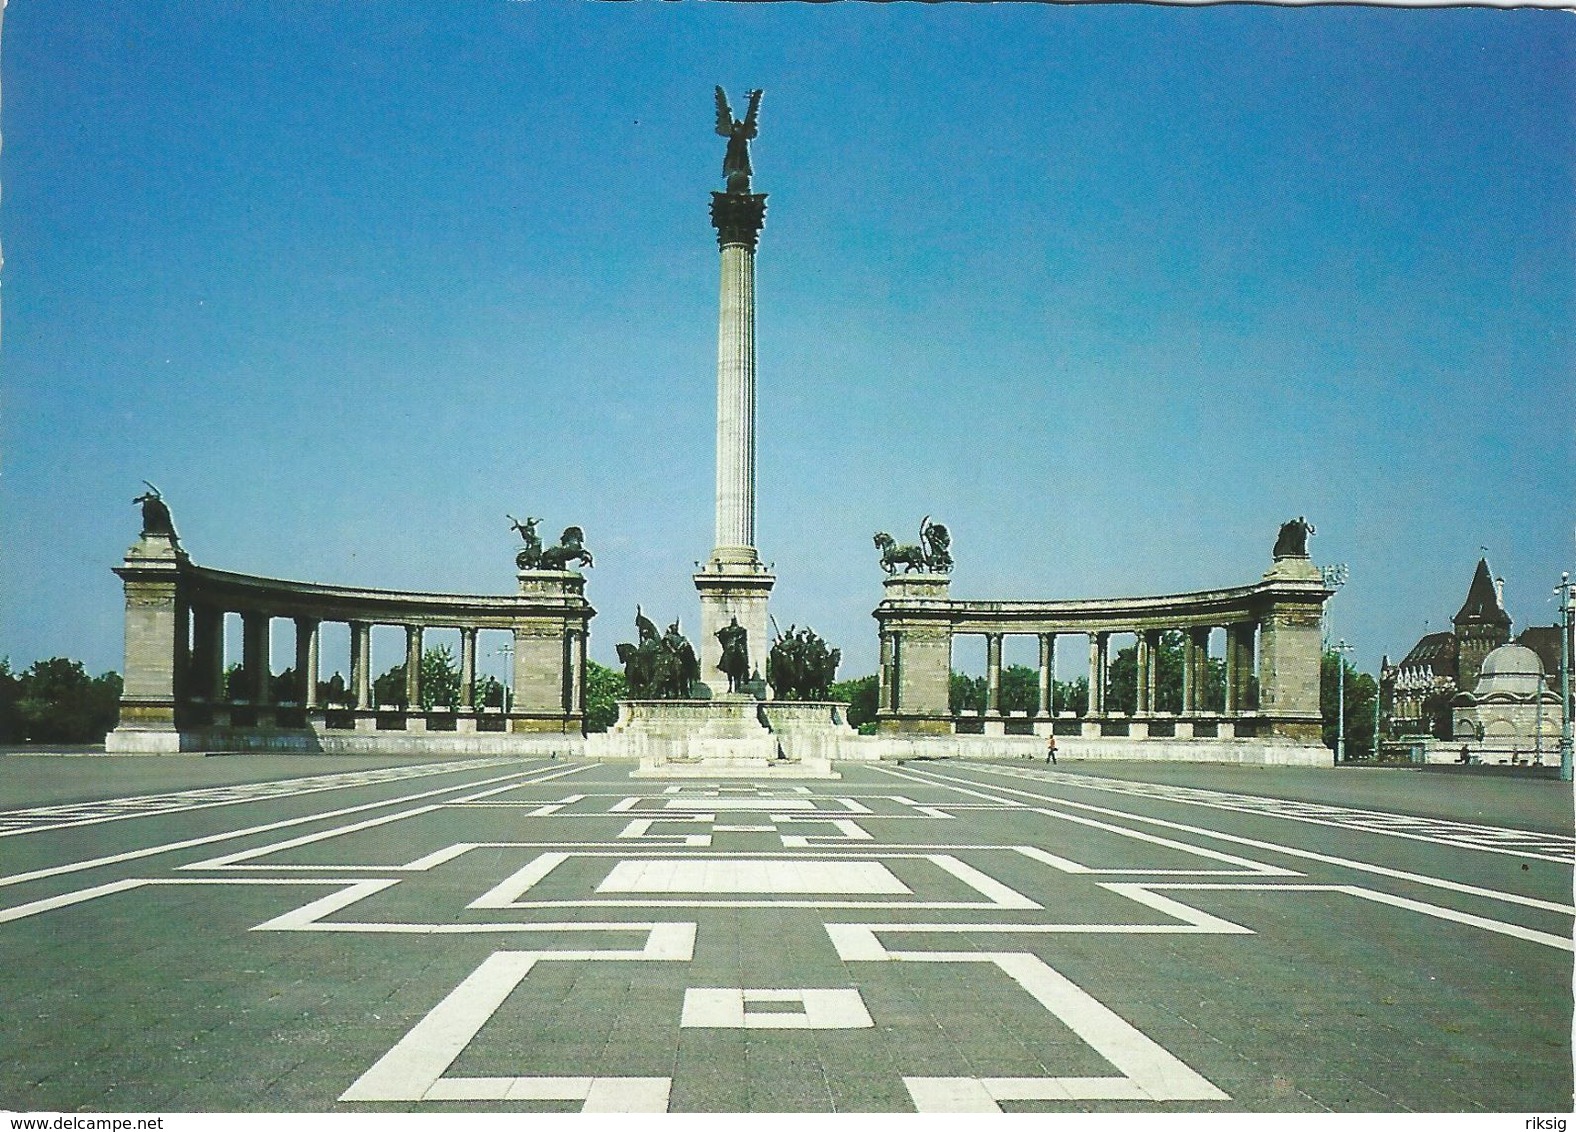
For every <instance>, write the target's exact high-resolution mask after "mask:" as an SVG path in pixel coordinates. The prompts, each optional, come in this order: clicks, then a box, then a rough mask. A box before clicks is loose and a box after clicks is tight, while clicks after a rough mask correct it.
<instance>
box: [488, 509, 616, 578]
mask: <svg viewBox="0 0 1576 1132" xmlns="http://www.w3.org/2000/svg"><path fill="white" fill-rule="evenodd" d="M506 518H507V519H508V520H509V522H510V523H511V524H512V525H513V526H512V529H513V530H516V531H519V532H520V538H521V539H523V540H524V542H525V546H523V547H522V548H521V549H520V553H518V554H516V555H515V556H514V565H515V568H516V569H519V570H564V569H567V568H568V566H569V563H571V562H579V563H581V564H582V565H585V566H595V565H596V563H595V562H593V561H592V559H591V552H590V551H589V550H587V549H586V548H585V537H586V536H585V532H584V531H582V530H581V529H580V528H579V527H565V528H564V533H563V534H562V535H560V536H559V537H558V545H557V546H549V547H543V546H542V539H541V537H540V536H539V535H538V534H537V533H536V524H538V523H540V522H541V521H542V520H540V519H535V518H529V517H528V518H527V519H526V520H525V522H523V523H522V522H520V520H519V519H516V518H515V517H514V516H513V515H508V516H506Z"/></svg>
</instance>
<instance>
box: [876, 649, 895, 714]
mask: <svg viewBox="0 0 1576 1132" xmlns="http://www.w3.org/2000/svg"><path fill="white" fill-rule="evenodd" d="M895 644H896V642H895V641H894V639H893V636H892V634H891V633H882V634H881V663H880V665H879V666H878V667H877V668H876V710H877V711H893V710H894V709H896V707H897V704H896V703H895V702H894V697H893V692H894V691H895V690H896V688H897V682H896V681H895V680H893V679H892V657H893V653H894V651H895V649H894V645H895Z"/></svg>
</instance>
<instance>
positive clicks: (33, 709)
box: [6, 656, 121, 743]
mask: <svg viewBox="0 0 1576 1132" xmlns="http://www.w3.org/2000/svg"><path fill="white" fill-rule="evenodd" d="M6 670H7V677H8V678H9V665H7V666H6ZM14 691H15V693H16V699H15V701H14V712H15V738H18V739H23V740H26V741H28V742H33V743H96V742H98V741H100V740H101V739H103V738H104V735H105V733H106V732H107V731H109V729H110V728H112V727H114V726H115V719H116V716H117V714H118V713H119V708H120V693H121V680H120V675H119V674H118V673H115V672H106V673H104V674H103V675H102V676H98V677H92V676H89V675H88V674H87V672H86V671H85V670H84V669H83V667H82V664H81V662H80V661H75V660H67V659H66V658H65V657H59V656H57V657H53V658H51V659H49V660H40V661H35V662H34V663H33V665H32V667H30V668H29V669H28V670H27V671H26V672H24V673H22V674H21V675H20V676H18V677H16V678H15V688H14Z"/></svg>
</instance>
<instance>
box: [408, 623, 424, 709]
mask: <svg viewBox="0 0 1576 1132" xmlns="http://www.w3.org/2000/svg"><path fill="white" fill-rule="evenodd" d="M405 710H406V711H420V710H421V626H420V625H406V626H405Z"/></svg>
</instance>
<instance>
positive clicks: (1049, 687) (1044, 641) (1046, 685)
mask: <svg viewBox="0 0 1576 1132" xmlns="http://www.w3.org/2000/svg"><path fill="white" fill-rule="evenodd" d="M1055 681H1056V634H1055V633H1041V634H1040V696H1039V703H1038V704H1037V705H1036V706H1035V709H1034V714H1035V715H1036V716H1037V717H1039V718H1041V719H1048V718H1050V716H1051V715H1052V714H1053V713H1054V710H1055V704H1054V703H1053V702H1052V701H1053V700H1054V699H1055V696H1056V683H1055Z"/></svg>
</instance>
